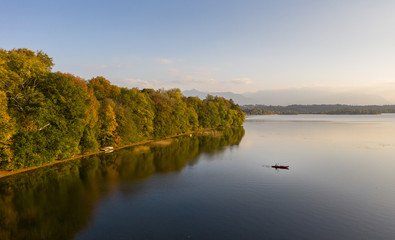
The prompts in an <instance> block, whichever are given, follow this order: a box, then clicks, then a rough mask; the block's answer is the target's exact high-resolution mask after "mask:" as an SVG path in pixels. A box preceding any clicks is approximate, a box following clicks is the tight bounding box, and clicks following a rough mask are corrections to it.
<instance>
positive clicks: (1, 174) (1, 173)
mask: <svg viewBox="0 0 395 240" xmlns="http://www.w3.org/2000/svg"><path fill="white" fill-rule="evenodd" d="M221 128H223V127H220V128H207V129H202V130H198V131H192V132H187V133H183V134H178V135H173V136H169V137H164V138H158V139H151V140H146V141H143V142H138V143H132V144H129V145H125V146H122V147H117V148H114V149H113V150H118V149H122V148H127V147H132V146H137V145H143V144H146V143H151V142H158V141H163V140H165V139H170V138H176V137H180V136H184V135H189V134H197V133H204V132H207V131H212V130H216V129H221ZM103 152H104V151H98V152H94V153H88V154H81V155H75V156H74V157H72V158H68V159H63V160H56V161H55V162H53V163H47V164H44V165H40V166H36V167H29V168H23V169H19V170H13V171H12V170H11V171H7V170H0V178H4V177H8V176H11V175H15V174H18V173H23V172H28V171H32V170H34V169H37V168H42V167H48V166H52V165H55V164H58V163H62V162H66V161H70V160H74V159H77V158H82V157H87V156H91V155H96V154H99V153H103Z"/></svg>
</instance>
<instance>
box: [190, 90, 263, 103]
mask: <svg viewBox="0 0 395 240" xmlns="http://www.w3.org/2000/svg"><path fill="white" fill-rule="evenodd" d="M182 94H184V96H187V97H199V98H200V99H205V98H206V97H207V95H208V94H210V95H213V96H219V97H224V98H226V99H232V100H233V101H234V102H235V103H237V104H239V105H245V104H250V103H253V102H255V100H254V99H250V98H248V97H245V96H243V95H241V94H237V93H232V92H201V91H198V90H196V89H192V90H186V91H182Z"/></svg>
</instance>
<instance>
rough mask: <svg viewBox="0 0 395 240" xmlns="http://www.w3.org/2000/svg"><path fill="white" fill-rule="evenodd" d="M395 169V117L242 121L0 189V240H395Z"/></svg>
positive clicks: (0, 182) (19, 179) (69, 165)
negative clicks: (284, 167) (239, 125)
mask: <svg viewBox="0 0 395 240" xmlns="http://www.w3.org/2000/svg"><path fill="white" fill-rule="evenodd" d="M243 136H244V137H243ZM275 163H279V164H281V165H289V166H290V168H289V170H275V169H272V168H270V167H268V166H270V165H273V164H275ZM394 170H395V115H391V114H387V115H378V116H376V115H375V116H326V115H298V116H260V117H250V118H248V119H247V121H246V122H245V124H244V129H243V128H231V129H226V130H224V131H222V132H215V133H213V134H209V135H204V136H193V137H190V136H184V137H180V138H177V139H174V140H171V141H167V142H161V143H156V144H150V145H144V146H138V147H132V148H128V149H123V150H119V151H115V152H114V153H110V154H101V155H96V156H93V157H89V158H83V159H79V160H76V161H71V162H66V163H62V164H58V165H56V166H52V167H49V168H42V169H39V170H37V171H32V172H29V173H25V174H19V175H15V176H12V177H8V178H4V179H0V239H395V171H394Z"/></svg>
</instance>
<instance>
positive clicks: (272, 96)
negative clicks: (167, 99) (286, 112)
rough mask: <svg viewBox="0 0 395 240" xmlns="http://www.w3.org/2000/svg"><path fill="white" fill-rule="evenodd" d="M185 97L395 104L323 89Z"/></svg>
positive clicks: (240, 101) (241, 102)
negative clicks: (212, 96)
mask: <svg viewBox="0 0 395 240" xmlns="http://www.w3.org/2000/svg"><path fill="white" fill-rule="evenodd" d="M183 94H184V95H185V96H198V97H199V98H201V99H204V98H206V96H207V94H211V95H214V96H220V97H225V98H226V99H230V98H231V99H233V101H234V102H235V103H237V104H239V105H248V104H265V105H279V106H287V105H292V104H299V105H311V104H344V105H389V104H394V103H393V102H390V101H388V100H387V99H385V98H383V97H381V96H378V95H375V94H365V93H359V92H353V91H344V92H335V91H331V90H327V89H323V88H289V89H279V90H263V91H257V92H246V93H241V94H238V93H232V92H201V91H198V90H196V89H193V90H186V91H183Z"/></svg>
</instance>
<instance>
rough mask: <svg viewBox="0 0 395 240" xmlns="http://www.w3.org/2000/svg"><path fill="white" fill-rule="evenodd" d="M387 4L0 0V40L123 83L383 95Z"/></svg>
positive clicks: (390, 65) (392, 53) (392, 37)
mask: <svg viewBox="0 0 395 240" xmlns="http://www.w3.org/2000/svg"><path fill="white" fill-rule="evenodd" d="M394 12H395V1H384V0H381V1H373V0H372V1H364V0H342V1H337V0H327V1H313V0H310V1H309V0H303V1H302V0H294V1H291V0H272V1H264V0H261V1H254V0H244V1H235V0H226V1H225V0H224V1H222V0H221V1H219V0H167V1H165V0H162V1H161V0H144V1H117V0H112V1H81V0H80V1H74V0H68V1H54V0H52V1H39V0H37V1H19V0H13V1H8V0H3V1H2V4H1V14H0V47H1V48H4V49H12V48H21V47H26V48H29V49H32V50H43V51H44V52H46V53H47V54H48V55H49V56H50V57H52V58H53V59H54V62H55V68H54V70H59V71H62V72H70V73H73V74H76V75H79V76H81V77H83V78H86V79H89V78H92V77H95V76H98V75H100V76H104V77H106V78H108V79H109V80H110V81H111V82H112V83H114V84H117V85H119V86H126V87H140V88H143V87H152V88H155V89H158V88H162V87H164V88H171V87H178V88H181V89H182V90H187V89H192V88H195V89H198V90H202V91H233V92H246V91H258V90H268V89H288V88H327V89H331V90H335V91H344V90H352V91H360V92H374V93H375V94H380V95H382V96H384V97H386V98H387V99H390V98H391V96H393V95H395V94H392V93H393V91H394V90H395V67H394V64H395V17H394V15H393V13H394ZM392 98H393V100H394V101H395V96H393V97H392Z"/></svg>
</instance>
